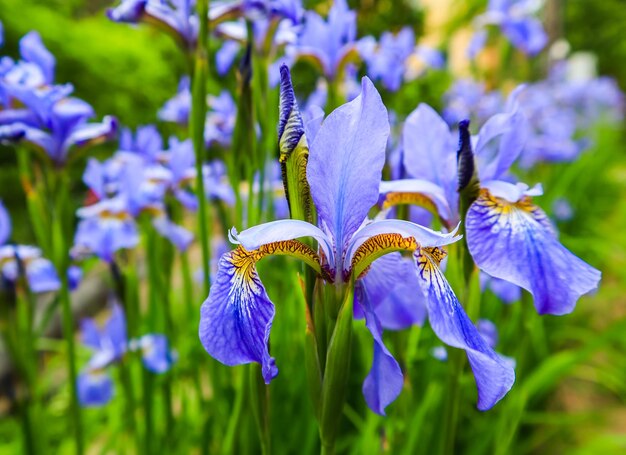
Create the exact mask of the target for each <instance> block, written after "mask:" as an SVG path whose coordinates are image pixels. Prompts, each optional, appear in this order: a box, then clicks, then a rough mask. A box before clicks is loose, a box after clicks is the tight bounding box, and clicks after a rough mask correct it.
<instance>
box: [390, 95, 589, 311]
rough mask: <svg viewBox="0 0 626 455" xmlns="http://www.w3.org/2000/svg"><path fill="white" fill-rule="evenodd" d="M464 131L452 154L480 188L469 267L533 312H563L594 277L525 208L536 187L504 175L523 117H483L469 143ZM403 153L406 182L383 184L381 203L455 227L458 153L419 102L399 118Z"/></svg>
mask: <svg viewBox="0 0 626 455" xmlns="http://www.w3.org/2000/svg"><path fill="white" fill-rule="evenodd" d="M513 99H515V96H513ZM468 128H469V122H468V121H462V122H461V123H460V124H459V129H460V134H461V143H460V146H459V147H460V150H459V153H461V152H462V153H461V155H462V156H463V155H464V156H465V158H466V159H467V160H470V161H471V162H475V163H476V166H477V169H476V170H477V173H478V177H479V180H480V184H481V189H480V195H479V196H478V199H477V200H476V201H475V202H473V203H472V204H471V206H470V207H469V210H468V212H467V214H466V219H465V232H466V237H467V238H466V239H467V245H468V248H469V251H470V253H471V255H472V257H473V258H474V261H475V262H476V264H477V265H478V267H479V268H480V269H481V270H482V271H483V272H486V273H487V274H489V275H490V276H492V277H495V278H500V279H503V280H506V281H508V282H510V283H512V284H514V285H517V286H520V287H522V288H524V289H526V290H528V291H529V292H530V293H531V294H532V295H533V297H534V303H535V307H536V309H537V311H538V312H539V313H540V314H557V315H560V314H566V313H570V312H571V311H573V309H574V307H575V305H576V301H577V300H578V298H579V297H580V296H582V295H583V294H586V293H588V292H590V291H592V290H593V289H595V288H596V287H597V286H598V283H599V281H600V276H601V274H600V272H599V271H598V270H596V269H594V268H593V267H591V266H590V265H588V264H586V263H585V262H583V261H582V260H581V259H579V258H578V257H576V256H575V255H573V254H572V253H571V252H570V251H569V250H567V249H566V248H565V247H564V246H563V245H561V244H560V243H559V241H558V239H557V235H556V230H555V228H554V227H553V226H552V224H551V222H550V221H549V219H548V217H547V216H546V214H545V213H544V212H543V211H542V210H541V209H540V208H539V207H537V206H536V205H534V203H533V202H532V197H534V196H540V195H541V194H542V189H541V186H540V185H537V186H535V187H533V188H529V187H528V186H527V185H525V184H523V183H512V181H514V178H513V177H512V176H511V175H510V173H509V169H510V167H511V165H512V164H513V163H514V162H515V160H517V159H518V158H519V156H520V154H521V153H522V151H523V149H524V145H525V141H526V139H527V137H528V135H529V129H528V123H527V120H526V117H525V116H524V115H523V114H522V113H521V112H520V110H519V108H518V107H517V106H513V107H512V108H511V110H510V112H507V113H502V114H497V115H495V116H493V117H492V118H490V119H489V120H488V121H487V122H486V123H485V125H483V127H482V128H481V129H480V131H479V134H478V137H477V138H471V136H470V134H469V129H468ZM403 149H404V155H403V157H404V166H405V169H406V172H407V174H408V176H410V177H411V179H405V180H398V181H393V182H384V183H383V184H382V185H381V192H382V193H383V194H385V195H386V198H387V201H388V202H393V200H400V199H401V197H400V195H404V196H403V198H404V200H413V201H416V202H420V203H421V204H422V205H423V206H425V207H427V208H429V209H430V210H431V211H432V212H433V213H435V214H436V215H437V216H439V218H440V219H441V221H442V222H443V223H444V224H447V225H454V223H456V222H457V221H458V219H459V213H458V194H457V192H456V189H457V178H456V173H455V168H456V165H455V162H456V156H455V155H456V154H455V150H456V149H457V148H456V147H455V145H454V137H453V136H452V133H451V132H450V130H449V129H448V126H447V124H446V123H445V121H444V120H443V119H442V118H441V117H439V115H438V114H437V113H436V112H435V111H434V110H433V109H432V108H430V107H429V106H427V105H425V104H421V105H420V106H418V108H417V109H416V110H415V111H414V112H413V113H412V114H411V115H410V116H409V117H408V118H407V120H406V123H405V126H404V130H403Z"/></svg>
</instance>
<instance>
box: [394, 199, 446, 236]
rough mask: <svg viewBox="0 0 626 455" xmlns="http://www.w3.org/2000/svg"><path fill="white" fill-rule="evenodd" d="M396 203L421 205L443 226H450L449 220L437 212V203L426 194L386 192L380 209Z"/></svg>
mask: <svg viewBox="0 0 626 455" xmlns="http://www.w3.org/2000/svg"><path fill="white" fill-rule="evenodd" d="M397 205H415V206H417V207H422V208H423V209H426V210H428V211H429V212H430V213H432V214H433V215H434V216H436V217H438V218H439V219H440V220H441V222H442V223H443V224H444V226H446V227H447V228H450V223H449V221H448V220H446V219H445V217H444V216H442V214H441V213H439V208H438V207H437V204H435V202H434V201H433V199H432V198H431V197H430V196H429V195H427V194H424V193H419V192H404V191H398V192H390V193H387V194H386V195H385V199H384V201H383V205H382V209H383V210H387V209H389V208H391V207H395V206H397Z"/></svg>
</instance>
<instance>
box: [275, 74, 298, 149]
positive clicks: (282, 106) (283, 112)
mask: <svg viewBox="0 0 626 455" xmlns="http://www.w3.org/2000/svg"><path fill="white" fill-rule="evenodd" d="M279 111H280V114H279V120H278V141H279V146H280V149H281V153H282V154H285V155H289V154H291V152H292V151H293V149H294V148H295V147H296V145H297V144H298V142H299V141H300V138H301V136H302V135H303V134H304V126H303V124H302V117H301V116H300V112H299V110H298V103H297V102H296V95H295V93H294V91H293V84H292V82H291V73H290V71H289V68H288V67H287V65H285V64H284V63H283V64H282V65H281V66H280V100H279Z"/></svg>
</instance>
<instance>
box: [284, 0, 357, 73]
mask: <svg viewBox="0 0 626 455" xmlns="http://www.w3.org/2000/svg"><path fill="white" fill-rule="evenodd" d="M293 51H295V55H296V56H297V58H299V59H304V60H309V61H311V62H313V63H314V64H315V65H316V66H317V67H318V68H319V70H320V71H321V72H322V73H323V74H324V76H326V78H327V79H329V80H332V79H335V78H336V77H339V76H341V73H342V72H343V69H344V68H345V66H346V65H347V64H348V63H350V62H351V61H353V60H355V59H356V58H357V56H358V51H357V43H356V13H355V12H354V11H352V10H351V9H349V8H348V4H347V2H346V0H336V1H335V2H333V6H332V7H331V8H330V11H329V13H328V18H327V19H326V20H324V19H323V18H322V17H321V16H320V15H319V14H317V13H316V12H314V11H307V12H306V13H305V14H304V25H303V28H302V32H301V33H300V37H299V40H298V43H297V44H296V45H295V46H294V48H293Z"/></svg>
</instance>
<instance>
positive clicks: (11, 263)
mask: <svg viewBox="0 0 626 455" xmlns="http://www.w3.org/2000/svg"><path fill="white" fill-rule="evenodd" d="M10 236H11V217H10V216H9V212H8V211H7V210H6V208H5V207H4V204H3V203H2V201H0V275H1V276H2V279H3V280H5V281H7V282H9V283H12V284H15V283H16V282H17V280H18V279H19V278H20V277H23V278H25V279H26V283H27V284H28V287H29V288H30V290H31V291H32V292H35V293H40V292H49V291H56V290H58V289H59V288H60V287H61V281H60V280H59V277H58V275H57V272H56V270H55V268H54V265H53V264H52V262H50V261H49V260H48V259H46V258H44V257H43V256H42V253H41V250H40V249H39V248H37V247H34V246H28V245H13V244H9V243H7V242H8V240H9V238H10Z"/></svg>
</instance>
